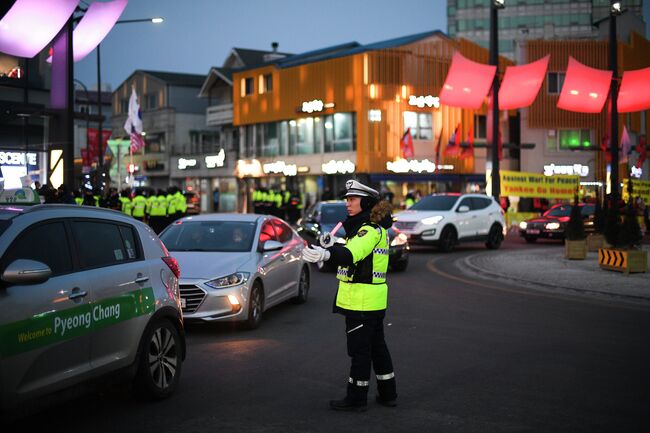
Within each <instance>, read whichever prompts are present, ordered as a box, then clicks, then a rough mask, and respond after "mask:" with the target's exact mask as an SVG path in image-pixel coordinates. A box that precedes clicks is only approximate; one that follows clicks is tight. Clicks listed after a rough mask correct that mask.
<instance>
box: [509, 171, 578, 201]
mask: <svg viewBox="0 0 650 433" xmlns="http://www.w3.org/2000/svg"><path fill="white" fill-rule="evenodd" d="M500 175H501V195H510V196H515V197H540V198H563V199H572V198H573V196H574V195H575V194H577V192H578V187H579V186H580V176H578V175H565V174H557V175H553V176H546V175H543V174H537V173H525V172H520V171H507V170H501V172H500Z"/></svg>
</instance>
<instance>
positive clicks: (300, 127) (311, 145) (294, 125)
mask: <svg viewBox="0 0 650 433" xmlns="http://www.w3.org/2000/svg"><path fill="white" fill-rule="evenodd" d="M314 153H315V139H314V118H313V117H308V118H306V119H298V120H292V121H290V122H289V155H310V154H314Z"/></svg>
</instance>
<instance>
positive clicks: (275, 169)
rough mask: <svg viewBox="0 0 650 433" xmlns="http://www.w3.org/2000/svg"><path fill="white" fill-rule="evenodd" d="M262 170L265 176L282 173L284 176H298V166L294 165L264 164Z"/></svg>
mask: <svg viewBox="0 0 650 433" xmlns="http://www.w3.org/2000/svg"><path fill="white" fill-rule="evenodd" d="M263 169H264V173H265V174H279V173H282V174H284V175H285V176H295V175H296V174H298V166H297V165H296V164H287V163H286V162H284V161H276V162H271V163H268V164H264V167H263Z"/></svg>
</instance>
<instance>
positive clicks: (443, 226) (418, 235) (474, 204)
mask: <svg viewBox="0 0 650 433" xmlns="http://www.w3.org/2000/svg"><path fill="white" fill-rule="evenodd" d="M395 218H396V221H395V225H394V227H395V228H397V229H398V230H399V231H400V232H402V233H404V234H405V235H406V236H407V237H408V238H409V241H410V242H411V243H414V244H418V243H419V244H433V245H437V246H438V248H439V249H440V250H441V251H445V252H448V251H451V250H452V249H453V248H454V246H456V245H457V244H458V243H460V242H476V241H481V242H485V245H486V246H487V247H488V248H490V249H497V248H499V247H500V246H501V242H502V241H503V238H504V235H505V232H504V230H505V227H506V222H505V218H504V214H503V210H502V209H501V207H500V206H499V204H498V203H497V202H496V201H495V200H494V198H492V197H488V196H486V195H482V194H449V193H448V194H432V195H429V196H426V197H423V198H422V200H420V201H418V202H417V203H415V204H414V205H413V206H411V208H410V209H409V210H405V211H403V212H400V213H398V214H397V215H396V217H395Z"/></svg>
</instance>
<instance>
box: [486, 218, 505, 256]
mask: <svg viewBox="0 0 650 433" xmlns="http://www.w3.org/2000/svg"><path fill="white" fill-rule="evenodd" d="M501 242H503V229H502V228H501V226H500V225H499V224H494V225H493V226H492V227H490V231H489V232H488V238H487V242H485V246H486V247H487V248H488V249H490V250H498V249H499V247H500V246H501Z"/></svg>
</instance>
